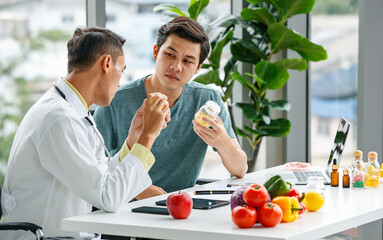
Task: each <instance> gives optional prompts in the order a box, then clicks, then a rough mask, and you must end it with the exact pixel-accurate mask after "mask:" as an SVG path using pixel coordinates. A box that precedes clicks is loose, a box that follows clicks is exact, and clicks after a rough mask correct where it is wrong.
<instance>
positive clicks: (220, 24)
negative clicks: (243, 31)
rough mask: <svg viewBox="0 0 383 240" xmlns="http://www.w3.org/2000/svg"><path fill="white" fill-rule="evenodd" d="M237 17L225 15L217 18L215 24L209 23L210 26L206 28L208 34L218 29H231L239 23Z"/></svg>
mask: <svg viewBox="0 0 383 240" xmlns="http://www.w3.org/2000/svg"><path fill="white" fill-rule="evenodd" d="M238 18H239V17H237V16H234V15H225V16H222V17H220V18H217V19H216V20H214V21H213V22H211V23H209V25H208V26H207V28H206V32H207V33H209V32H210V31H211V30H213V29H217V28H230V27H231V26H234V25H235V24H237V23H238V21H239V20H238Z"/></svg>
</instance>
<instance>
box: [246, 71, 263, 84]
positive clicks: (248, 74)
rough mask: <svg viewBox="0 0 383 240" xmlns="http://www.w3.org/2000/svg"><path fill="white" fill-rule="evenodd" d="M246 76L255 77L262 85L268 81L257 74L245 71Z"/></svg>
mask: <svg viewBox="0 0 383 240" xmlns="http://www.w3.org/2000/svg"><path fill="white" fill-rule="evenodd" d="M245 75H246V76H249V77H252V78H254V79H255V80H256V81H257V82H258V83H259V84H260V85H264V84H266V83H267V82H266V81H264V80H263V79H262V78H260V77H258V76H257V75H254V74H251V73H245Z"/></svg>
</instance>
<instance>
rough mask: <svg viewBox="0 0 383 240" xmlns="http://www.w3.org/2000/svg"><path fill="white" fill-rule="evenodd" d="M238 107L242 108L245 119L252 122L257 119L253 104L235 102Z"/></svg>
mask: <svg viewBox="0 0 383 240" xmlns="http://www.w3.org/2000/svg"><path fill="white" fill-rule="evenodd" d="M236 105H237V106H238V107H239V108H241V109H242V111H243V114H244V115H245V117H246V118H247V119H249V120H250V121H252V122H255V121H256V120H257V119H259V117H260V116H259V112H258V110H257V107H256V106H255V105H254V104H251V103H237V104H236Z"/></svg>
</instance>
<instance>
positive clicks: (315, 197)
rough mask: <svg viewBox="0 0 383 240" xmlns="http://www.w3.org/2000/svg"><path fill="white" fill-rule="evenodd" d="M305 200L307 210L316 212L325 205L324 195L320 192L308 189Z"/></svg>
mask: <svg viewBox="0 0 383 240" xmlns="http://www.w3.org/2000/svg"><path fill="white" fill-rule="evenodd" d="M303 202H304V204H305V205H306V208H307V210H309V211H310V212H315V211H318V210H319V209H320V208H321V207H322V206H323V203H324V197H323V196H322V194H320V193H319V192H315V191H308V192H307V193H306V196H305V199H304V200H303Z"/></svg>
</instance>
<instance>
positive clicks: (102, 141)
mask: <svg viewBox="0 0 383 240" xmlns="http://www.w3.org/2000/svg"><path fill="white" fill-rule="evenodd" d="M53 87H54V88H55V89H56V91H57V92H58V93H59V94H60V96H61V97H62V98H64V100H65V101H68V100H67V99H66V96H65V94H64V93H63V92H62V91H61V90H60V88H58V87H57V84H56V83H53ZM85 119H86V120H87V121H88V123H89V124H90V125H91V126H92V127H93V129H94V131H95V132H96V135H97V137H98V139H99V140H100V142H101V144H102V146H103V147H104V151H105V152H106V154H107V155H108V161H107V163H108V162H110V153H109V151H108V148H107V147H106V146H105V143H104V139H103V138H102V136H101V133H100V132H99V131H98V129H97V128H96V127H95V126H94V124H93V122H92V121H91V120H90V118H89V117H88V116H86V117H85Z"/></svg>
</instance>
